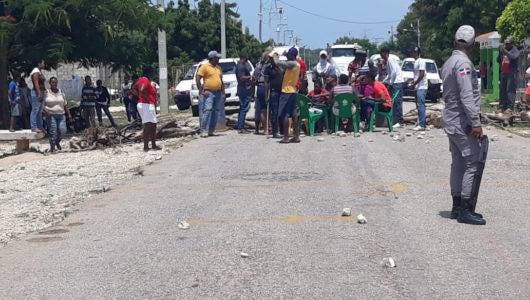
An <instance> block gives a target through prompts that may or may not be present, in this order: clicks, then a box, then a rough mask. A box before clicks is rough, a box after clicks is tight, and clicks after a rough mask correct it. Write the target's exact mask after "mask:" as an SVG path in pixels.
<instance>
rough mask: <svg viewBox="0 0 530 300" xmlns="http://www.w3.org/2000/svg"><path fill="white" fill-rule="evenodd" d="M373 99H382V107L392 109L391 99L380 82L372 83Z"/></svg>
mask: <svg viewBox="0 0 530 300" xmlns="http://www.w3.org/2000/svg"><path fill="white" fill-rule="evenodd" d="M373 97H374V99H378V100H380V99H383V100H384V102H383V106H386V107H392V97H390V93H389V92H388V89H387V88H386V86H385V85H384V84H383V83H382V82H380V81H374V94H373Z"/></svg>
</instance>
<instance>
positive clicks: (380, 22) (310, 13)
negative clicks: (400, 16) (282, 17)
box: [278, 0, 401, 25]
mask: <svg viewBox="0 0 530 300" xmlns="http://www.w3.org/2000/svg"><path fill="white" fill-rule="evenodd" d="M278 2H281V3H283V4H285V5H287V6H289V7H290V8H293V9H296V10H299V11H301V12H303V13H306V14H308V15H312V16H315V17H319V18H322V19H326V20H330V21H335V22H340V23H348V24H359V25H373V24H391V23H398V22H400V21H401V20H393V21H378V22H355V21H348V20H342V19H336V18H332V17H327V16H324V15H321V14H317V13H314V12H310V11H307V10H305V9H303V8H299V7H296V6H294V5H291V4H289V3H287V2H285V1H282V0H278Z"/></svg>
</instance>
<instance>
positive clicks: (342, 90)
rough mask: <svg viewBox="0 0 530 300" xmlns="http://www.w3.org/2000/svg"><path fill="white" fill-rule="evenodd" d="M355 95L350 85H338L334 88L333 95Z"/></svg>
mask: <svg viewBox="0 0 530 300" xmlns="http://www.w3.org/2000/svg"><path fill="white" fill-rule="evenodd" d="M347 93H350V94H352V93H353V88H352V87H351V86H350V85H347V84H344V85H341V84H339V85H337V86H335V87H334V88H333V95H335V96H336V95H340V94H347Z"/></svg>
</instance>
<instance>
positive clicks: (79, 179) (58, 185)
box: [0, 121, 196, 244]
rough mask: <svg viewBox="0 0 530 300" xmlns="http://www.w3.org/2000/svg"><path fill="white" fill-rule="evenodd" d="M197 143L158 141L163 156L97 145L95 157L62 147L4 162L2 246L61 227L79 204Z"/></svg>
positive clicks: (128, 146)
mask: <svg viewBox="0 0 530 300" xmlns="http://www.w3.org/2000/svg"><path fill="white" fill-rule="evenodd" d="M186 122H188V121H183V124H185V123H186ZM172 128H174V127H172ZM179 128H181V127H179ZM164 130H165V129H162V132H163V131H164ZM109 132H112V131H109ZM195 138H196V137H195V136H187V137H182V138H169V139H165V140H161V141H160V142H159V145H160V146H162V148H163V149H164V150H163V151H154V152H148V153H145V152H144V151H143V145H142V144H140V143H122V144H121V145H118V144H113V145H112V146H111V147H109V146H108V145H110V144H108V143H99V142H96V143H97V146H96V147H95V148H94V151H84V150H87V149H88V147H87V148H84V149H82V150H81V151H75V150H74V149H72V150H74V151H70V150H69V149H68V145H66V144H65V145H64V146H63V148H64V149H65V150H63V151H62V152H59V153H57V154H54V155H49V154H48V153H46V155H42V154H41V153H34V152H28V153H24V154H20V155H15V156H7V157H5V158H2V162H3V164H2V168H1V171H0V186H1V189H0V244H2V243H7V242H8V241H9V240H11V239H14V238H17V236H19V235H20V234H24V233H28V232H34V231H37V230H41V229H44V228H47V227H50V226H53V225H55V224H57V223H58V222H61V221H62V220H63V219H64V218H66V217H67V216H68V215H70V214H71V213H73V212H75V211H76V208H75V207H76V205H77V204H79V203H81V202H85V201H90V198H91V197H100V196H98V195H101V194H102V193H106V192H109V191H110V190H111V189H112V186H115V185H120V184H121V183H123V182H127V181H130V180H132V179H133V178H134V177H135V176H143V174H144V167H145V166H147V165H150V164H152V163H154V162H155V161H157V160H160V159H162V157H163V156H164V155H167V154H168V153H170V151H169V149H173V148H174V149H177V148H180V147H181V146H182V145H183V144H185V143H186V142H189V141H191V140H193V139H195ZM106 141H112V142H114V141H116V139H114V138H111V139H108V140H106ZM45 143H46V141H42V144H36V145H37V146H39V148H42V149H47V147H46V146H45ZM65 143H66V142H65ZM109 182H112V186H109Z"/></svg>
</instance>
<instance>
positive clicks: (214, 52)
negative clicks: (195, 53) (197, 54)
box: [208, 50, 221, 58]
mask: <svg viewBox="0 0 530 300" xmlns="http://www.w3.org/2000/svg"><path fill="white" fill-rule="evenodd" d="M208 58H221V54H219V53H217V51H215V50H214V51H210V52H209V53H208Z"/></svg>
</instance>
